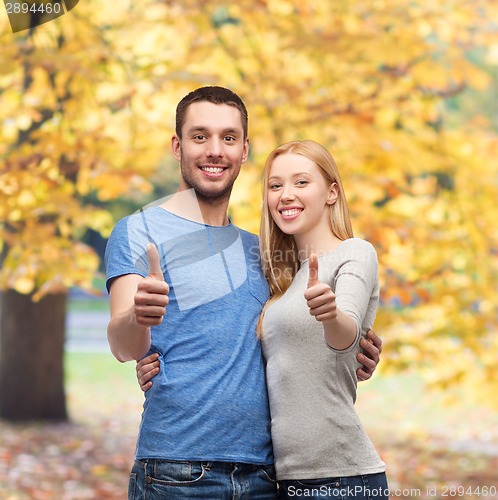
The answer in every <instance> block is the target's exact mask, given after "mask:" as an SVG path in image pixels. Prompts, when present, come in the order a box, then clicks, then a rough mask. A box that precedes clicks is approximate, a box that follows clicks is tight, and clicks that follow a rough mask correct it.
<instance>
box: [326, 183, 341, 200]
mask: <svg viewBox="0 0 498 500" xmlns="http://www.w3.org/2000/svg"><path fill="white" fill-rule="evenodd" d="M338 196H339V186H338V185H337V182H333V183H332V184H331V185H330V187H329V195H328V197H327V205H333V204H334V203H335V202H336V201H337V197H338Z"/></svg>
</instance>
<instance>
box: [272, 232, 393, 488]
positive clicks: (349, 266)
mask: <svg viewBox="0 0 498 500" xmlns="http://www.w3.org/2000/svg"><path fill="white" fill-rule="evenodd" d="M308 274H309V267H308V261H307V260H306V261H304V262H303V263H302V265H301V268H300V270H299V271H298V273H297V274H296V276H295V278H294V280H293V282H292V284H291V286H290V288H289V289H288V290H287V292H286V293H285V294H284V295H283V296H282V297H281V298H280V299H278V300H277V301H276V302H274V303H273V304H271V305H270V306H269V307H268V309H267V311H266V314H265V317H264V322H263V352H264V356H265V358H266V361H267V366H266V379H267V384H268V391H269V397H270V409H271V419H272V440H273V450H274V455H275V466H276V470H277V478H278V479H279V480H285V479H318V478H326V477H344V476H356V475H360V474H373V473H377V472H383V471H385V464H384V462H382V460H381V459H380V458H379V456H378V454H377V452H376V451H375V448H374V446H373V445H372V443H371V441H370V439H369V438H368V436H367V434H366V433H365V431H364V429H363V426H362V425H361V422H360V420H359V418H358V416H357V414H356V411H355V409H354V402H355V399H356V386H357V378H356V369H357V368H358V367H359V366H360V365H359V364H358V362H357V361H356V355H357V353H358V352H359V350H360V346H359V341H360V338H361V336H362V335H364V334H365V333H366V331H367V330H368V329H369V328H371V327H372V325H373V321H374V319H375V314H376V310H377V305H378V300H379V283H378V265H377V255H376V253H375V250H374V248H373V246H372V245H371V244H370V243H368V242H366V241H364V240H361V239H358V238H351V239H348V240H345V241H343V242H342V243H341V244H340V245H339V246H338V247H337V248H336V249H335V250H333V251H331V252H328V253H326V254H323V255H321V256H319V257H318V276H319V279H320V281H322V282H324V283H328V284H329V285H330V286H331V288H332V291H333V292H334V293H335V294H336V303H337V307H338V309H340V310H341V311H343V312H344V313H346V314H348V315H349V316H351V317H352V318H353V319H354V320H355V321H356V324H357V336H356V339H355V341H354V342H353V344H352V345H351V346H350V347H349V348H347V349H345V350H342V351H337V350H334V349H332V348H330V347H329V346H328V345H327V344H326V342H325V339H324V335H323V326H322V324H321V323H320V322H319V321H317V320H316V319H315V318H314V317H313V316H311V315H310V314H309V309H308V307H307V304H306V300H305V298H304V292H305V290H306V288H307V282H308Z"/></svg>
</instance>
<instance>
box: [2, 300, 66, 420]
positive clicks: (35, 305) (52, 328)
mask: <svg viewBox="0 0 498 500" xmlns="http://www.w3.org/2000/svg"><path fill="white" fill-rule="evenodd" d="M66 303H67V293H62V294H54V295H46V296H45V297H44V298H43V299H41V300H40V301H39V302H33V301H32V300H31V296H30V295H22V294H20V293H17V292H15V291H14V290H7V291H6V292H4V293H3V297H2V315H1V322H0V418H3V419H5V420H10V421H26V420H51V421H63V420H67V411H66V398H65V392H64V366H63V354H64V331H65V317H66Z"/></svg>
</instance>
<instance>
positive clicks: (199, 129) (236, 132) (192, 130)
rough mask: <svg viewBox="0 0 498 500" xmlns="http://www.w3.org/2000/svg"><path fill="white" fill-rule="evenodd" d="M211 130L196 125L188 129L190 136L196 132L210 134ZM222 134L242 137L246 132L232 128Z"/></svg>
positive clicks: (226, 129) (224, 130)
mask: <svg viewBox="0 0 498 500" xmlns="http://www.w3.org/2000/svg"><path fill="white" fill-rule="evenodd" d="M209 130H210V129H209V128H208V127H204V126H202V125H194V126H193V127H190V128H189V129H188V133H190V134H193V133H195V132H204V133H206V132H209ZM221 133H222V134H233V135H242V134H243V133H244V132H243V131H242V129H238V128H233V127H230V128H225V129H223V130H222V131H221Z"/></svg>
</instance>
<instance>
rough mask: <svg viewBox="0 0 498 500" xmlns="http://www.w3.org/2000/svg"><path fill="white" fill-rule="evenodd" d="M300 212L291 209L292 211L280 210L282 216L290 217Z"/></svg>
mask: <svg viewBox="0 0 498 500" xmlns="http://www.w3.org/2000/svg"><path fill="white" fill-rule="evenodd" d="M300 212H301V210H298V209H297V208H293V209H292V210H282V215H287V216H290V215H296V214H298V213H300Z"/></svg>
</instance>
